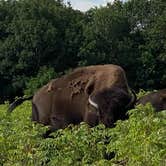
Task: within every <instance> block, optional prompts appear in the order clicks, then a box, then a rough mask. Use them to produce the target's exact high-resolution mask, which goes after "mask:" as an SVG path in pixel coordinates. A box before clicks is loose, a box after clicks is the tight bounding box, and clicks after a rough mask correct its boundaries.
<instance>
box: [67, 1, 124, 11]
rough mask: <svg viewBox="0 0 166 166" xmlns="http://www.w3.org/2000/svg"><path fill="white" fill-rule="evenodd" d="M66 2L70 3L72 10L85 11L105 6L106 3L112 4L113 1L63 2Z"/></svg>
mask: <svg viewBox="0 0 166 166" xmlns="http://www.w3.org/2000/svg"><path fill="white" fill-rule="evenodd" d="M67 1H70V3H71V5H72V7H73V8H74V9H78V10H81V11H87V10H88V9H90V8H91V7H94V6H101V5H106V4H107V2H113V1H114V0H64V2H67ZM123 1H124V0H123Z"/></svg>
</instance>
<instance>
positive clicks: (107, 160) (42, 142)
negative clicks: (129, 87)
mask: <svg viewBox="0 0 166 166" xmlns="http://www.w3.org/2000/svg"><path fill="white" fill-rule="evenodd" d="M7 107H8V103H6V104H4V105H0V165H4V166H8V165H9V166H11V165H13V166H14V165H20V166H22V165H24V166H25V165H28V166H29V165H35V166H38V165H49V166H52V165H58V166H61V165H62V166H64V165H72V166H73V165H76V166H77V165H97V166H98V165H101V166H102V165H104V166H105V165H117V166H118V165H129V166H141V165H142V166H145V165H146V166H165V164H166V111H162V112H159V113H156V112H155V111H154V110H153V108H152V106H151V105H150V104H147V105H146V106H145V107H143V106H137V107H136V108H135V109H133V110H130V111H129V115H130V117H129V119H128V120H125V121H118V122H117V125H116V127H115V128H105V126H104V125H102V124H100V125H98V126H96V127H94V128H90V127H89V126H88V125H86V124H85V123H81V124H80V125H78V126H73V125H70V126H69V127H68V128H66V129H64V130H58V131H56V132H54V133H52V136H53V137H54V138H47V139H44V138H42V134H43V133H45V131H46V130H47V127H44V126H42V125H39V124H34V123H32V122H31V102H30V101H26V102H24V103H23V104H22V105H20V106H19V107H17V109H16V110H14V112H13V113H12V114H8V113H7V112H6V110H7Z"/></svg>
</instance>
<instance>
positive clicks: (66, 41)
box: [0, 0, 83, 100]
mask: <svg viewBox="0 0 166 166" xmlns="http://www.w3.org/2000/svg"><path fill="white" fill-rule="evenodd" d="M0 9H2V10H1V11H2V13H0V33H1V35H0V78H1V79H0V85H1V87H3V90H2V91H0V96H2V97H3V98H2V100H4V98H5V99H6V98H9V96H10V97H11V98H12V96H15V95H21V94H22V93H23V88H25V82H26V80H27V79H29V78H30V77H32V76H35V75H37V73H38V71H39V70H40V68H41V67H43V66H46V65H47V67H48V68H49V67H52V68H53V69H55V70H56V72H62V71H64V70H66V69H68V68H69V67H73V66H75V65H76V64H77V61H78V58H77V52H78V50H79V44H80V43H81V41H82V38H81V36H80V35H81V31H82V30H81V24H82V19H83V14H82V13H81V12H78V11H74V10H73V9H71V8H70V7H66V6H65V5H64V4H63V3H62V2H61V1H54V0H51V1H47V0H30V1H29V0H19V1H16V0H14V1H13V0H12V1H11V0H10V1H0ZM9 99H10V98H9Z"/></svg>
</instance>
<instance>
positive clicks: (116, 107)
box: [89, 87, 136, 127]
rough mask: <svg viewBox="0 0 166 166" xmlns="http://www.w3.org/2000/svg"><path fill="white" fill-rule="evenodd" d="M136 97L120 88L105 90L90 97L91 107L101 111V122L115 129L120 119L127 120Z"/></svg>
mask: <svg viewBox="0 0 166 166" xmlns="http://www.w3.org/2000/svg"><path fill="white" fill-rule="evenodd" d="M135 100H136V98H135V96H134V97H131V95H130V94H129V93H128V92H126V91H124V90H123V89H120V88H118V87H113V88H111V89H104V90H102V91H100V92H98V93H96V94H95V95H92V96H90V97H89V102H90V104H91V105H93V106H94V107H96V108H97V109H98V110H99V114H100V121H101V122H102V123H104V124H105V125H106V126H107V127H113V126H114V123H115V122H116V121H117V120H118V119H122V120H123V119H125V118H126V117H127V115H126V112H127V110H128V109H130V108H131V107H132V106H133V105H134V103H135Z"/></svg>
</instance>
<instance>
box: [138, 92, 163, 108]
mask: <svg viewBox="0 0 166 166" xmlns="http://www.w3.org/2000/svg"><path fill="white" fill-rule="evenodd" d="M146 103H151V104H152V106H153V107H154V108H155V110H156V111H161V110H166V89H162V90H158V91H157V92H151V93H149V94H147V95H145V96H143V97H141V98H140V99H139V100H138V101H137V103H136V104H137V105H138V104H143V105H145V104H146Z"/></svg>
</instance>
